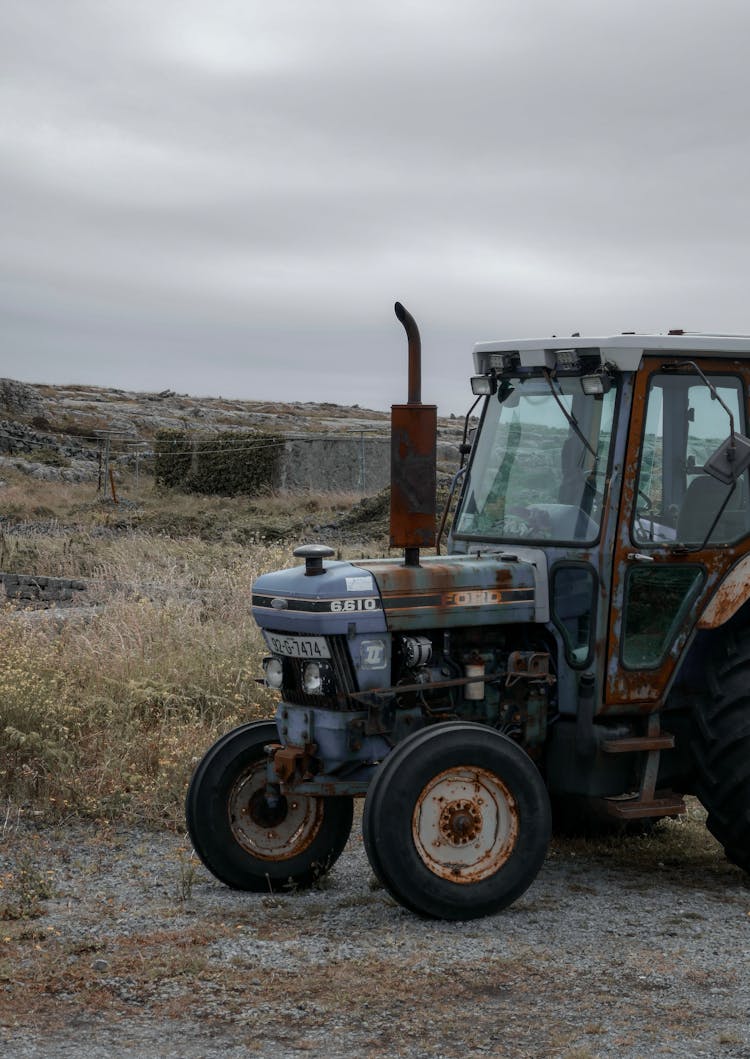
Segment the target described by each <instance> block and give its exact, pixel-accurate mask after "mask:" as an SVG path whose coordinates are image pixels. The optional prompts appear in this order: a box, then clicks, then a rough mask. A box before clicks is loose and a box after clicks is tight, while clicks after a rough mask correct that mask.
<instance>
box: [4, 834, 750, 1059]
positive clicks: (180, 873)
mask: <svg viewBox="0 0 750 1059" xmlns="http://www.w3.org/2000/svg"><path fill="white" fill-rule="evenodd" d="M679 826H680V825H668V826H667V828H666V829H665V830H662V829H660V833H657V834H656V835H655V836H653V837H651V838H649V839H641V840H637V841H636V840H630V841H629V842H628V843H627V844H626V845H625V847H612V848H610V847H609V846H607V845H606V844H604V845H603V844H601V843H599V844H598V845H597V846H595V847H594V848H593V849H591V848H589V847H587V846H586V844H584V843H580V842H578V843H576V842H566V843H557V844H556V846H555V847H554V848H553V850H552V853H551V855H550V857H549V859H548V861H547V863H546V865H545V867H544V869H543V871H542V873H541V875H540V876H539V878H538V880H537V882H536V883H535V884H534V886H533V887H532V888H531V889H530V890H529V891H528V892H527V894H526V895H525V896H524V897H523V898H522V899H521V900H520V901H518V902H517V903H516V905H514V906H513V907H512V908H511V909H510V910H508V911H506V912H505V913H503V914H501V915H498V916H496V917H494V918H491V919H487V920H481V921H476V922H471V923H464V924H446V923H434V922H426V921H423V920H419V919H417V918H415V917H414V916H412V915H410V914H408V913H406V912H405V911H403V910H402V909H401V908H400V907H398V906H396V905H394V904H393V902H392V901H391V900H390V898H389V897H388V895H387V894H386V893H385V892H384V891H383V890H381V889H374V888H373V885H374V884H373V880H372V875H371V872H370V870H369V867H368V865H367V862H366V859H365V856H364V852H363V849H362V843H361V838H360V836H359V833H358V831H356V832H355V834H354V836H353V838H352V841H351V842H350V845H349V847H348V849H347V850H346V852H345V853H344V855H343V857H342V858H341V860H340V862H339V864H338V865H337V867H336V869H335V871H334V872H333V873H332V875H331V876H330V879H329V882H328V884H327V886H326V887H325V888H324V889H319V890H313V891H311V892H309V893H304V894H302V893H300V894H290V895H288V896H287V895H285V896H283V897H272V896H270V895H269V896H264V895H247V894H239V893H234V892H232V891H230V890H228V889H226V888H225V887H223V886H221V885H220V884H219V883H217V882H216V881H215V880H213V879H212V878H211V877H210V876H209V875H208V874H207V873H206V872H205V871H204V870H203V868H202V867H201V866H199V865H197V864H196V863H195V861H194V860H191V858H190V851H189V848H188V847H187V845H186V843H185V842H184V840H181V839H180V838H179V837H176V836H173V835H169V834H166V833H152V832H147V831H140V830H137V829H134V828H125V827H114V828H106V829H102V828H97V827H96V826H94V825H88V824H82V823H71V824H68V825H65V826H61V827H57V828H55V829H48V828H41V829H35V828H32V827H30V826H28V825H26V824H23V825H20V826H16V827H12V828H10V827H6V830H5V834H4V836H3V837H2V839H1V840H0V881H2V883H3V887H2V889H1V890H0V908H2V909H3V911H4V915H5V917H6V918H4V919H3V920H1V921H0V1049H2V1053H3V1054H5V1055H7V1056H13V1057H19V1059H26V1057H42V1056H43V1057H45V1059H49V1057H57V1056H59V1057H63V1059H67V1057H71V1059H72V1057H73V1056H76V1057H83V1059H87V1057H107V1059H116V1057H125V1056H128V1057H135V1056H138V1057H146V1056H148V1057H151V1056H164V1057H180V1059H190V1057H198V1056H200V1057H204V1056H221V1057H226V1059H234V1057H239V1056H243V1057H244V1056H248V1055H260V1056H266V1055H267V1056H274V1057H275V1059H286V1057H291V1056H301V1055H314V1056H317V1055H325V1056H326V1057H331V1059H338V1057H345V1056H346V1057H349V1056H355V1055H356V1056H380V1055H392V1056H405V1057H412V1059H413V1057H418V1056H419V1057H422V1056H424V1057H428V1056H429V1057H430V1059H434V1057H440V1056H444V1057H451V1059H452V1057H459V1056H460V1057H462V1059H463V1057H467V1056H484V1055H490V1056H512V1057H527V1056H528V1057H532V1056H533V1057H542V1056H544V1057H550V1059H553V1057H560V1059H594V1057H599V1056H601V1057H605V1056H606V1057H609V1056H616V1057H618V1059H630V1057H646V1056H649V1057H651V1056H658V1055H674V1056H679V1057H681V1059H690V1057H693V1056H707V1057H711V1059H714V1057H716V1056H726V1057H734V1059H740V1057H743V1059H748V1057H750V1016H749V1014H748V1012H750V890H748V888H747V884H746V882H745V880H744V878H743V877H742V876H741V875H740V873H739V872H736V871H735V870H734V869H731V868H728V867H726V866H725V865H724V863H723V860H722V858H721V855H720V853H719V852H718V851H717V850H715V849H712V848H710V847H709V848H708V849H707V850H706V849H701V850H700V851H698V852H694V853H692V854H691V853H690V852H688V854H687V855H679V856H675V842H676V840H675V834H676V832H675V831H674V829H675V827H679ZM679 837H680V836H679V835H678V839H679ZM678 844H679V843H678ZM46 892H50V893H51V894H52V896H51V897H49V898H44V897H43V896H40V895H43V894H44V893H46ZM14 911H16V912H21V911H23V912H25V913H26V915H27V916H29V915H30V916H31V918H22V919H10V918H7V917H8V916H9V915H12V914H13V912H14ZM34 913H41V914H38V915H34Z"/></svg>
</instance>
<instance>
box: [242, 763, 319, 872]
mask: <svg viewBox="0 0 750 1059" xmlns="http://www.w3.org/2000/svg"><path fill="white" fill-rule="evenodd" d="M227 810H228V813H229V826H230V827H231V829H232V834H233V835H234V837H235V839H236V840H237V842H238V843H239V845H240V846H242V848H243V849H244V850H246V851H247V852H248V853H251V854H252V855H253V856H254V857H259V858H260V859H261V860H288V859H289V858H290V857H294V856H297V854H299V853H302V852H303V851H304V850H306V849H307V847H308V846H309V845H310V844H311V842H312V841H313V839H314V838H315V836H316V835H317V834H318V832H319V830H320V827H321V823H322V821H323V807H322V804H321V802H320V799H318V798H306V797H305V796H304V795H296V794H295V795H289V796H288V797H286V796H282V797H280V798H279V799H278V801H277V802H276V803H275V804H273V803H271V802H269V801H268V799H267V798H266V766H265V762H260V763H257V762H256V763H255V764H254V766H253V767H252V768H251V769H249V770H248V771H247V772H245V773H243V774H242V775H241V776H239V777H238V778H237V780H236V781H235V783H234V786H233V787H232V789H231V791H230V793H229V798H228V799H227Z"/></svg>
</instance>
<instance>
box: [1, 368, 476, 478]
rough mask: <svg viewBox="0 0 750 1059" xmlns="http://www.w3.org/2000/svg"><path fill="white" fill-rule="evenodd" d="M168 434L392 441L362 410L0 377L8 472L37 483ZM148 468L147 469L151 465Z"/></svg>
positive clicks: (447, 431)
mask: <svg viewBox="0 0 750 1059" xmlns="http://www.w3.org/2000/svg"><path fill="white" fill-rule="evenodd" d="M462 426H463V424H462V422H461V420H458V419H455V418H453V419H441V420H440V425H439V430H440V441H441V450H442V451H441V456H442V457H443V458H446V459H451V458H452V456H453V454H454V453H455V451H456V445H457V444H458V442H459V441H460V436H461V430H462ZM160 430H182V431H188V432H189V433H195V434H196V435H205V434H207V433H213V432H220V431H226V430H257V431H260V432H264V431H269V432H270V431H272V432H274V433H276V434H279V433H280V434H283V435H287V436H294V435H310V434H317V435H325V434H334V435H338V436H340V435H341V434H342V433H345V434H348V435H360V434H364V435H366V436H386V435H387V434H388V431H389V414H388V413H387V412H381V411H374V410H372V409H365V408H360V407H359V406H358V405H353V406H351V407H344V406H341V405H335V404H328V403H323V404H318V403H315V402H304V403H299V402H295V403H284V402H268V401H240V400H228V399H225V398H223V397H191V396H190V395H188V394H178V393H175V392H174V391H172V390H165V391H162V392H161V393H137V392H135V391H129V390H115V389H104V388H100V387H95V386H46V385H37V386H30V385H28V384H26V383H21V382H16V381H14V380H12V379H0V473H1V472H2V469H3V467H4V466H8V465H9V464H10V465H12V466H13V467H15V468H17V469H18V470H22V471H24V472H25V473H28V474H31V475H32V476H34V477H37V478H44V479H49V480H62V481H83V480H86V479H88V478H93V477H95V476H96V475H97V474H98V466H99V463H98V460H99V453H100V451H101V450H102V448H103V446H104V444H105V443H106V439H109V445H110V447H111V452H112V456H113V458H114V459H116V460H120V461H125V462H127V463H128V464H130V465H132V464H134V462H135V459H136V454H143V455H146V454H148V453H149V452H150V451H151V450H152V447H153V441H154V437H155V435H156V433H157V432H158V431H160ZM142 466H143V469H144V470H146V471H147V470H148V467H149V464H148V460H145V461H144V463H143V465H142Z"/></svg>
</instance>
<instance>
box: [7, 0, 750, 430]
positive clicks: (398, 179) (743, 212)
mask: <svg viewBox="0 0 750 1059" xmlns="http://www.w3.org/2000/svg"><path fill="white" fill-rule="evenodd" d="M749 46H750V5H748V4H747V3H746V2H740V0H738V2H727V0H710V2H709V0H705V2H697V0H622V2H620V0H590V2H584V0H565V2H562V0H519V2H513V0H475V2H472V0H461V2H458V0H456V2H453V3H444V2H440V0H412V2H409V0H399V2H392V0H378V2H377V3H373V2H372V0H370V2H368V3H361V2H358V0H349V2H345V0H337V2H333V0H332V2H318V0H306V2H305V0H298V2H285V0H273V2H269V0H263V2H258V0H236V2H235V0H0V78H1V79H2V92H1V93H0V220H1V222H2V223H1V226H0V354H1V355H2V360H1V361H0V374H2V375H6V376H10V377H13V378H21V379H25V380H27V381H31V382H58V383H65V382H91V383H97V384H101V385H105V386H118V387H123V388H129V389H147V390H160V389H165V388H167V387H169V388H172V389H175V390H178V391H180V392H190V393H195V394H214V395H216V394H221V395H224V396H238V397H245V398H250V399H255V398H270V399H279V400H280V399H287V400H331V401H337V402H342V403H349V404H353V403H358V404H360V405H363V406H370V407H380V408H384V407H387V406H388V405H390V404H391V403H392V402H393V401H396V402H401V401H404V400H405V399H406V355H405V342H404V337H403V331H402V329H401V326H400V325H399V324H398V322H397V321H396V319H395V316H394V315H393V302H394V300H395V299H399V300H401V301H403V302H404V304H405V305H406V306H407V307H408V308H409V309H410V310H411V312H412V313H413V314H414V315H415V317H416V318H417V321H418V323H419V325H420V328H421V331H422V338H423V350H424V352H423V367H424V371H425V376H426V377H425V382H424V385H423V398H424V399H425V400H427V401H433V402H436V403H437V404H438V405H439V408H440V411H441V413H446V414H447V413H448V412H451V411H454V412H456V413H460V412H462V411H463V410H464V409H465V408H466V407H467V405H468V403H469V401H470V399H471V397H470V391H469V385H468V378H469V375H470V374H471V370H472V363H471V349H472V346H473V344H474V342H476V341H480V340H487V339H492V338H503V337H516V336H531V335H541V334H548V333H552V332H554V333H557V334H564V333H569V332H571V331H578V330H580V331H582V332H583V333H589V334H592V333H593V334H596V333H612V332H617V331H621V330H633V329H636V330H664V329H668V328H670V327H684V328H686V329H695V330H720V331H745V332H748V331H750V265H749V264H748V262H749V261H750V231H749V228H750V210H749V208H748V168H749V163H750V63H748V61H747V55H748V48H749Z"/></svg>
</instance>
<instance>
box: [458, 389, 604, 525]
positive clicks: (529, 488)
mask: <svg viewBox="0 0 750 1059" xmlns="http://www.w3.org/2000/svg"><path fill="white" fill-rule="evenodd" d="M553 388H554V391H555V392H554V393H553ZM504 395H507V396H504ZM503 398H504V399H503ZM615 398H616V390H615V388H614V387H612V389H610V390H609V392H608V393H606V394H604V395H603V396H600V397H593V396H591V397H590V396H587V395H586V394H584V392H583V390H582V388H581V380H580V378H563V379H555V380H550V381H549V382H548V381H547V379H545V378H538V377H536V378H532V379H524V380H520V379H513V380H510V381H508V380H504V381H503V382H501V384H500V387H499V389H498V392H497V393H496V394H495V395H494V396H493V397H490V398H489V400H488V405H487V408H486V411H485V415H484V419H483V421H482V427H481V433H480V436H479V439H478V441H477V443H476V449H475V453H474V458H473V460H472V464H471V468H470V472H469V474H470V477H469V481H468V483H467V486H466V490H465V494H464V501H463V504H462V505H461V510H460V511H459V513H458V515H457V518H456V524H455V526H454V530H453V532H454V536H459V537H466V536H468V537H477V538H481V539H482V540H525V541H530V540H539V541H559V542H561V543H567V542H580V543H586V544H589V543H591V542H593V541H595V540H596V538H597V537H598V535H599V523H600V521H601V514H602V494H603V488H604V478H605V474H606V470H607V463H608V460H609V448H610V443H611V439H612V423H613V419H614V408H615ZM561 406H563V407H564V409H565V411H566V412H567V416H566V415H565V413H564V411H563V407H561Z"/></svg>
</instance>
